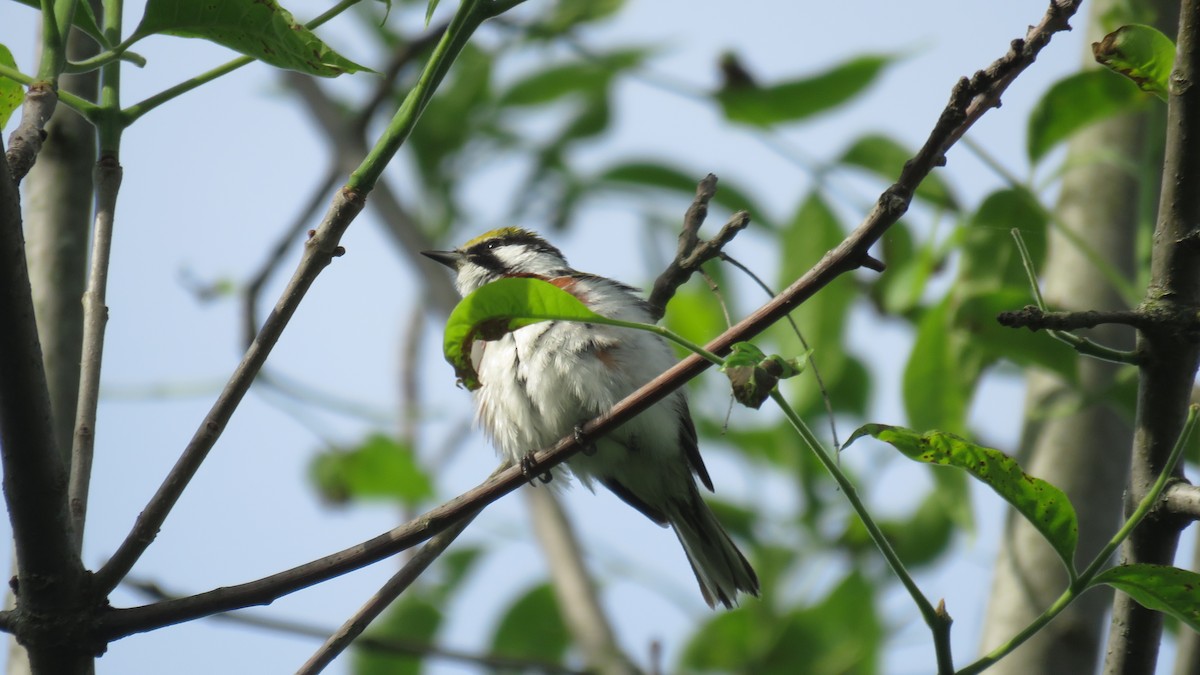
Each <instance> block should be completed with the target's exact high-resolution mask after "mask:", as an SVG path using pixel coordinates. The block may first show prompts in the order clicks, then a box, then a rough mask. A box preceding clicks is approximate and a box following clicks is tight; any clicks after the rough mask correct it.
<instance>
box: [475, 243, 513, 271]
mask: <svg viewBox="0 0 1200 675" xmlns="http://www.w3.org/2000/svg"><path fill="white" fill-rule="evenodd" d="M492 248H493V247H490V246H489V247H486V248H483V247H479V246H472V247H471V248H470V249H468V250H467V258H468V259H469V260H470V261H471V262H473V263H475V264H476V265H479V266H480V267H482V268H484V269H485V270H487V271H489V272H496V273H500V272H503V271H504V263H502V262H500V258H498V257H496V254H495V253H493V252H492V250H491V249H492Z"/></svg>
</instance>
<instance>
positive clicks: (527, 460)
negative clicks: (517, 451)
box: [521, 450, 554, 485]
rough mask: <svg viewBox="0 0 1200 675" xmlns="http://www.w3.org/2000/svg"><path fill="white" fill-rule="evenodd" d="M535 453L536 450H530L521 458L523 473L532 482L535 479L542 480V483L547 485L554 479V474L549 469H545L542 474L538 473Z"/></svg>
mask: <svg viewBox="0 0 1200 675" xmlns="http://www.w3.org/2000/svg"><path fill="white" fill-rule="evenodd" d="M534 454H535V453H534V451H533V450H530V451H529V452H527V453H525V456H524V457H522V458H521V473H522V474H523V475H524V476H525V479H526V480H528V481H529V482H530V483H531V484H532V483H533V481H535V480H540V481H542V485H545V484H546V483H549V482H550V481H551V480H553V479H554V475H553V474H551V473H550V472H549V471H545V472H543V473H542V474H541V475H539V474H538V473H537V460H536V459H535V458H534Z"/></svg>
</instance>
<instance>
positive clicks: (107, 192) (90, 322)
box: [68, 155, 121, 549]
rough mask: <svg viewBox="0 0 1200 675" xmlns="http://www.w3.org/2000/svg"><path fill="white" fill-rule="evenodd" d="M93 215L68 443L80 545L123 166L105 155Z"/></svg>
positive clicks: (98, 171) (98, 173)
mask: <svg viewBox="0 0 1200 675" xmlns="http://www.w3.org/2000/svg"><path fill="white" fill-rule="evenodd" d="M94 181H95V185H96V215H95V226H94V227H93V229H92V255H91V268H90V270H89V271H88V285H87V290H86V291H84V294H83V352H82V360H81V363H80V369H79V400H78V402H77V403H76V406H75V434H74V438H73V440H72V443H71V469H70V478H69V480H70V485H69V488H68V495H69V497H68V499H69V501H68V503H69V505H70V510H71V525H72V528H73V530H74V537H75V545H76V547H77V548H80V549H82V546H83V526H84V522H85V521H86V519H87V501H88V489H89V487H90V484H91V479H92V451H93V449H94V448H95V443H96V408H97V407H98V406H99V404H100V366H101V363H102V362H103V355H104V328H105V326H106V325H107V324H108V305H106V304H105V295H106V289H107V287H108V261H109V257H110V254H111V253H112V235H113V217H114V212H115V211H116V206H117V193H118V192H119V191H120V189H121V165H120V164H119V163H118V162H117V159H116V157H114V156H112V155H108V156H105V157H103V158H101V160H100V161H99V162H98V163H97V165H96V170H95V177H94Z"/></svg>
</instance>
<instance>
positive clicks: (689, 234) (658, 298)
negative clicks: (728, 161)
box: [647, 173, 750, 321]
mask: <svg viewBox="0 0 1200 675" xmlns="http://www.w3.org/2000/svg"><path fill="white" fill-rule="evenodd" d="M716 192H717V177H716V176H714V175H713V174H711V173H710V174H708V175H707V176H705V177H704V178H703V179H701V181H700V184H699V185H697V186H696V198H695V199H694V200H692V205H691V206H690V207H688V210H687V213H685V214H684V216H683V229H682V230H681V231H680V232H679V248H678V249H677V250H676V252H675V259H674V260H672V261H671V264H669V265H667V269H665V270H663V272H662V274H660V275H658V279H656V280H655V281H654V290H652V291H651V292H650V297H649V299H648V300H647V302H649V303H650V308H651V309H650V318H651V320H652V321H658V320H659V319H661V318H663V315H664V314H666V313H667V303H668V302H670V300H671V298H672V297H674V295H675V291H676V290H677V289H678V288H679V287H680V286H682V285H683V284H685V283H687V280H688V279H690V278H691V276H692V274H694V273H695V272H697V271H699V269H700V267H701V265H703V264H704V263H706V262H708V261H709V260H712V259H713V258H715V257H717V256H718V255H720V254H721V249H722V248H723V247H724V246H725V244H728V243H729V242H730V241H733V238H734V237H735V236H737V233H738V232H741V231H742V230H743V229H745V228H746V226H747V225H749V224H750V214H748V213H746V212H745V211H738V212H737V213H735V214H733V217H731V218H730V219H729V222H728V223H725V226H724V227H722V228H721V231H720V232H718V233H717V236H716V237H714V238H712V239H710V240H708V241H704V240H703V239H701V238H700V235H699V232H700V226H702V225H704V219H705V218H706V217H708V202H709V201H711V200H712V197H713V195H714V194H716Z"/></svg>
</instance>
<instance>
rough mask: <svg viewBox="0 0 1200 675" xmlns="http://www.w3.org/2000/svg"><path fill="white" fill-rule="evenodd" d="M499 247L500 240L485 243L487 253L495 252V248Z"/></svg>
mask: <svg viewBox="0 0 1200 675" xmlns="http://www.w3.org/2000/svg"><path fill="white" fill-rule="evenodd" d="M499 246H500V240H499V239H493V240H492V241H489V242H488V243H487V250H489V251H495V250H496V248H497V247H499Z"/></svg>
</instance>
